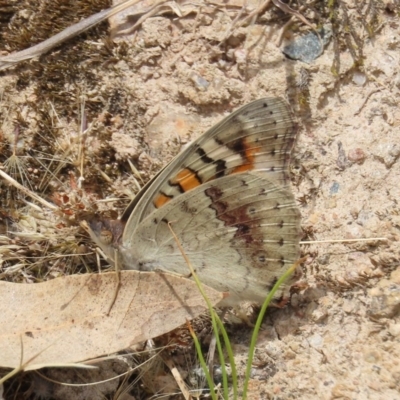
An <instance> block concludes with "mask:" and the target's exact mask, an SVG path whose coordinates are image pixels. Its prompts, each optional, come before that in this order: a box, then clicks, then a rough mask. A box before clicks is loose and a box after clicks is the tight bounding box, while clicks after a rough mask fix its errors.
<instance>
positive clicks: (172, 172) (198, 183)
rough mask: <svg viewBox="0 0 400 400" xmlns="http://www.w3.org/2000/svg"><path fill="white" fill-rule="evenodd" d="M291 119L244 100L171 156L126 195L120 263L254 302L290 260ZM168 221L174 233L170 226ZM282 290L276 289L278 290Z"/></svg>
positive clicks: (116, 239)
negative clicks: (129, 198)
mask: <svg viewBox="0 0 400 400" xmlns="http://www.w3.org/2000/svg"><path fill="white" fill-rule="evenodd" d="M295 135H296V125H295V123H294V122H293V119H292V117H291V115H290V113H289V111H288V109H287V106H286V105H285V103H284V102H283V101H282V100H280V99H260V100H257V101H255V102H252V103H250V104H248V105H246V106H244V107H242V108H240V109H239V110H237V111H235V112H234V113H232V114H231V115H230V116H228V117H227V118H225V119H224V120H222V121H221V122H220V123H218V124H217V125H215V126H214V127H213V128H211V129H210V130H209V131H207V132H206V133H205V134H204V135H203V136H201V137H200V138H199V139H198V140H196V141H195V142H194V143H192V144H191V145H190V146H189V147H188V148H187V149H185V151H184V152H183V153H181V154H180V155H178V156H177V157H176V158H175V159H174V160H173V161H172V162H171V163H170V164H169V165H168V166H166V167H165V168H164V169H163V170H162V171H161V172H160V174H159V175H157V176H156V177H155V178H154V179H153V180H152V181H151V183H150V184H148V185H146V187H145V190H143V191H142V192H141V193H139V195H138V196H137V197H136V198H135V199H134V200H133V202H132V203H131V205H130V206H128V208H127V211H125V213H124V214H123V216H122V218H121V223H122V224H124V226H123V228H121V229H120V230H119V231H118V232H119V233H118V234H117V235H115V234H114V236H113V242H112V243H107V244H105V243H102V244H101V241H99V240H98V238H99V234H98V232H99V230H101V229H109V227H110V225H107V224H106V225H101V224H98V225H92V229H93V231H94V234H92V237H94V239H95V240H96V241H97V243H99V244H100V246H101V247H102V249H103V250H104V252H105V253H106V254H107V255H108V256H109V258H111V259H112V258H113V254H114V252H113V249H114V248H116V247H117V248H118V254H119V255H120V260H119V261H120V263H121V264H122V266H123V267H124V268H127V269H138V270H145V271H157V270H161V271H168V272H173V273H177V274H180V275H184V276H188V275H189V268H188V266H187V264H186V261H185V259H184V257H183V256H182V253H181V250H180V246H181V247H182V249H183V251H184V252H185V254H186V255H187V257H188V258H189V260H190V262H191V264H192V265H193V268H194V269H195V271H196V274H197V276H198V277H199V278H200V280H201V281H202V282H203V283H204V284H206V285H209V286H211V287H213V288H214V289H217V290H220V291H223V292H229V294H230V296H229V297H228V299H227V300H226V301H224V302H225V303H224V305H234V304H236V303H238V302H240V301H243V300H248V301H254V302H257V303H261V302H262V301H263V300H264V299H265V297H266V296H267V294H268V292H269V290H270V289H271V287H272V286H273V284H274V283H275V281H276V280H277V279H278V278H279V277H280V276H281V275H282V274H283V273H284V272H285V271H286V270H287V269H288V268H289V266H290V265H292V264H293V263H294V262H295V261H296V260H297V259H298V257H299V237H300V214H299V211H298V209H297V206H296V204H295V200H294V197H293V194H292V192H291V190H290V183H289V179H288V163H289V158H290V152H291V149H292V146H293V142H294V139H295ZM171 228H172V230H173V231H174V233H175V235H176V236H177V238H178V242H179V244H180V246H179V245H178V243H177V240H176V239H175V238H174V236H173V235H172V233H171ZM285 290H286V289H284V288H282V290H281V292H280V293H278V296H281V297H282V296H286V293H285Z"/></svg>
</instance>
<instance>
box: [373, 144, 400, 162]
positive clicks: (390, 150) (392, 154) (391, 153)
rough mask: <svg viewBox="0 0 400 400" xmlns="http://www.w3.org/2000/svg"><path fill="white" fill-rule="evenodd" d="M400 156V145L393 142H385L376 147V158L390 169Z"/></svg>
mask: <svg viewBox="0 0 400 400" xmlns="http://www.w3.org/2000/svg"><path fill="white" fill-rule="evenodd" d="M399 155H400V145H398V144H397V143H392V142H383V143H380V144H378V145H377V146H376V148H375V150H374V156H375V157H376V158H377V159H378V160H379V161H381V162H383V163H384V164H385V165H386V167H387V168H390V167H391V166H392V165H393V164H394V163H395V162H396V160H397V158H398V157H399Z"/></svg>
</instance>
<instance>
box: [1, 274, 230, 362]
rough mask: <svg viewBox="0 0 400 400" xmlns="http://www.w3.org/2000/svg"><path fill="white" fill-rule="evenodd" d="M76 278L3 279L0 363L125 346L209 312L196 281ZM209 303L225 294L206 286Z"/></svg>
mask: <svg viewBox="0 0 400 400" xmlns="http://www.w3.org/2000/svg"><path fill="white" fill-rule="evenodd" d="M120 274H121V275H120V276H121V287H120V289H119V292H118V296H117V298H116V300H115V303H114V305H113V307H112V309H111V312H110V314H109V315H107V313H108V311H109V308H110V305H111V303H112V301H113V297H114V293H115V287H116V275H115V273H112V272H111V273H105V274H100V275H97V274H92V275H71V276H65V277H62V278H57V279H54V280H51V281H47V282H43V283H37V284H18V283H11V282H0V298H1V304H0V315H1V326H2V330H1V336H0V366H2V367H8V368H19V367H21V369H24V370H31V369H37V368H41V367H43V366H47V365H55V364H56V365H60V364H68V363H76V362H79V361H82V360H87V359H91V358H95V357H99V356H101V355H104V354H110V353H114V352H116V351H119V350H122V349H125V348H128V347H129V346H132V345H133V344H135V343H138V342H141V341H144V340H147V339H151V338H154V337H156V336H159V335H162V334H164V333H166V332H169V331H171V330H173V329H174V328H176V327H178V326H180V325H182V324H184V323H185V321H186V320H187V319H192V318H194V317H195V316H197V315H199V314H200V313H202V312H203V311H205V309H206V304H205V301H204V299H203V298H202V296H201V294H200V292H199V290H198V288H197V287H196V284H195V283H194V282H192V281H190V280H188V279H185V278H182V277H178V276H174V275H170V274H166V273H154V272H139V271H122V272H121V273H120ZM204 289H205V291H206V294H207V296H208V298H209V299H210V301H211V303H212V304H216V303H218V302H219V301H220V300H221V299H222V297H223V294H221V293H219V292H217V291H215V290H213V289H211V288H208V287H204Z"/></svg>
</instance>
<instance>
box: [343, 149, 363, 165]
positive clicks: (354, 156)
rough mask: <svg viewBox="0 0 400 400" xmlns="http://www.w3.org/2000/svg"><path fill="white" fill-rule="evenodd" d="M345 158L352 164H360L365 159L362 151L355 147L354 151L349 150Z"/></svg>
mask: <svg viewBox="0 0 400 400" xmlns="http://www.w3.org/2000/svg"><path fill="white" fill-rule="evenodd" d="M347 158H348V160H349V161H351V162H353V163H356V164H362V163H363V162H364V160H365V158H366V155H365V153H364V151H363V150H362V149H360V148H358V147H357V148H355V149H351V150H349V152H348V154H347Z"/></svg>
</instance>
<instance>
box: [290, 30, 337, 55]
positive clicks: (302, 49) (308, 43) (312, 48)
mask: <svg viewBox="0 0 400 400" xmlns="http://www.w3.org/2000/svg"><path fill="white" fill-rule="evenodd" d="M317 32H318V34H319V36H320V37H318V36H317V34H316V33H315V32H310V33H308V34H307V35H304V36H301V37H299V38H297V39H294V40H293V41H292V42H290V43H289V44H288V45H286V46H285V47H284V48H283V50H282V52H283V54H285V55H287V56H288V57H289V58H291V59H292V60H300V61H303V62H306V63H311V62H312V61H314V60H315V59H316V58H318V57H319V56H320V55H321V54H322V53H323V51H324V47H325V46H326V45H327V44H328V43H329V41H330V39H331V37H332V29H331V27H330V26H329V25H326V26H324V27H322V28H321V29H318V30H317ZM321 41H322V46H321Z"/></svg>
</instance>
